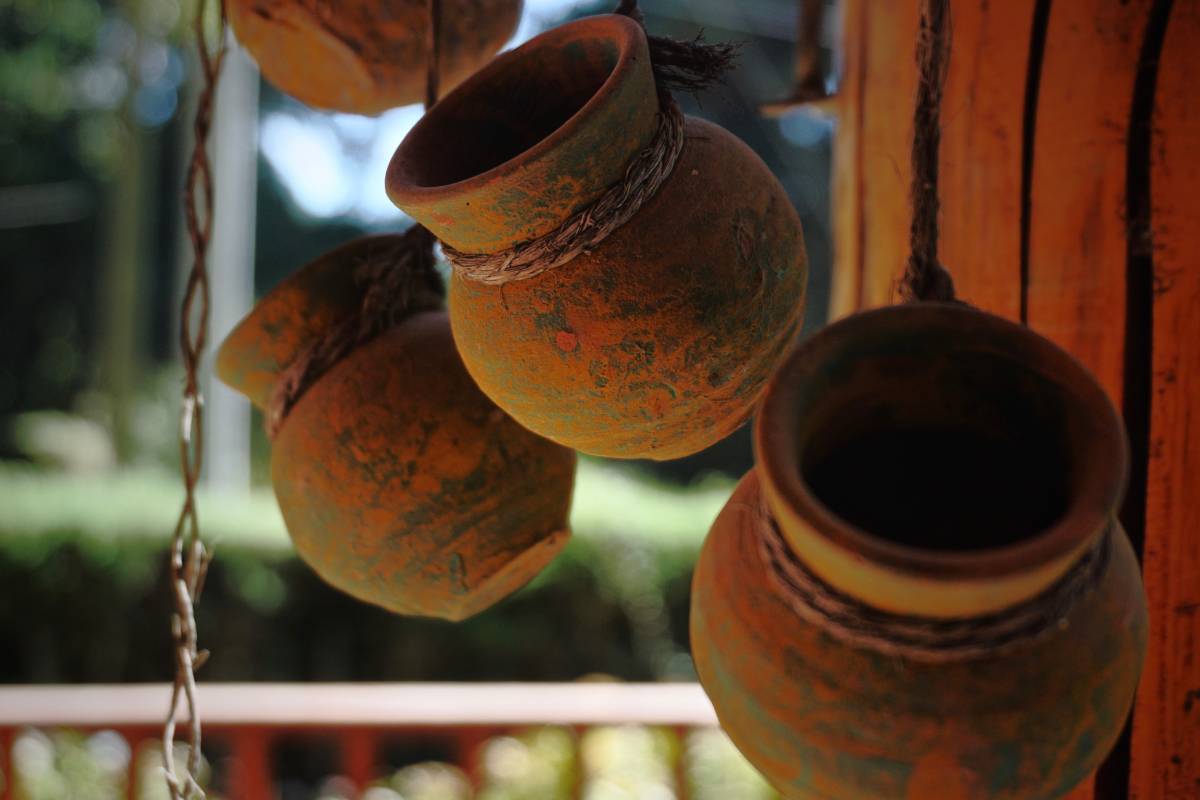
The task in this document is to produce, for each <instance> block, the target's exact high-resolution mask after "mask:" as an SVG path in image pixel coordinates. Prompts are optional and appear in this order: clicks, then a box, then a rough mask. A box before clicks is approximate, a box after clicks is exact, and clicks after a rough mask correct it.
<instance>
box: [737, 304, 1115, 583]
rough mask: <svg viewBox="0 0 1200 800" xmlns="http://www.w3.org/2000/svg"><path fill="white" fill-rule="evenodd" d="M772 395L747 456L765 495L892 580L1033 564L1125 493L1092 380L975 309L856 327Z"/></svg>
mask: <svg viewBox="0 0 1200 800" xmlns="http://www.w3.org/2000/svg"><path fill="white" fill-rule="evenodd" d="M856 328H857V330H856ZM775 384H776V385H773V386H772V389H771V390H769V392H768V395H767V398H766V400H765V401H764V407H763V411H762V415H761V418H760V420H759V427H758V430H757V431H756V446H757V447H758V450H759V461H760V463H763V464H764V467H765V471H766V473H767V478H768V479H769V480H770V481H771V483H772V484H774V486H775V489H776V491H777V493H778V494H780V495H781V496H782V498H783V500H784V502H787V503H789V504H791V505H792V506H793V507H795V508H797V510H798V513H799V514H800V516H801V517H802V518H804V519H805V520H807V521H808V522H809V523H810V524H811V527H812V528H813V529H814V530H815V531H816V532H817V533H818V534H821V535H824V536H825V537H826V538H828V539H832V540H834V541H836V542H838V543H839V544H841V545H843V546H844V547H847V548H848V549H850V550H851V551H853V552H856V553H858V554H860V555H862V556H864V557H866V558H868V559H870V560H873V561H878V562H881V563H885V564H888V565H890V566H893V567H896V568H899V569H902V570H908V571H911V572H919V573H921V574H925V575H931V576H938V575H941V576H943V577H946V578H970V577H987V576H995V575H1001V574H1011V573H1015V572H1020V571H1023V570H1028V569H1033V568H1036V567H1039V566H1041V565H1043V564H1046V563H1049V562H1051V561H1053V560H1055V559H1057V558H1060V557H1062V556H1065V555H1067V554H1069V553H1071V552H1073V551H1076V550H1077V549H1078V548H1079V547H1081V546H1082V545H1083V544H1084V543H1086V542H1087V541H1089V540H1091V538H1092V537H1093V536H1094V535H1096V534H1098V533H1099V532H1100V531H1102V530H1103V529H1104V527H1105V526H1106V525H1107V524H1108V521H1109V518H1110V516H1111V514H1112V513H1113V511H1114V510H1115V508H1116V505H1117V503H1118V502H1119V500H1120V497H1121V494H1122V492H1123V489H1124V484H1125V479H1126V474H1125V473H1126V469H1127V458H1128V456H1127V453H1126V450H1125V447H1126V445H1125V439H1124V433H1123V429H1122V427H1121V424H1120V420H1119V417H1117V415H1116V411H1115V409H1114V408H1113V407H1112V404H1111V403H1110V402H1109V400H1108V398H1107V396H1105V395H1104V393H1103V391H1102V390H1101V389H1100V387H1099V386H1098V385H1097V384H1096V382H1095V380H1094V379H1093V378H1092V377H1091V376H1090V374H1088V373H1087V371H1086V370H1085V369H1084V368H1083V367H1082V366H1081V365H1080V364H1079V363H1078V362H1077V361H1075V359H1074V358H1072V357H1071V356H1070V355H1068V354H1067V353H1065V352H1064V351H1062V350H1060V349H1059V348H1057V347H1056V346H1055V345H1053V344H1051V343H1050V342H1049V341H1047V340H1045V339H1042V338H1041V337H1040V336H1037V335H1036V334H1034V333H1032V332H1030V331H1028V330H1026V329H1024V328H1022V327H1021V326H1019V325H1016V324H1014V323H1011V322H1008V321H1006V320H1003V319H1000V318H997V317H993V316H991V315H988V314H984V313H982V312H978V311H974V310H972V309H964V308H959V307H955V306H932V305H928V304H926V305H923V306H920V307H915V306H901V307H893V308H890V309H880V310H877V311H873V312H866V313H863V314H859V315H857V316H856V317H852V318H849V319H847V320H844V321H842V322H840V323H836V324H835V325H833V326H830V328H827V329H826V330H825V331H823V332H822V333H820V334H818V335H817V336H815V337H813V339H811V340H810V341H809V342H808V343H807V344H806V345H804V346H802V347H801V348H800V349H799V350H798V351H797V352H796V353H795V354H793V356H792V358H791V359H790V360H789V362H788V363H787V364H785V366H784V367H783V369H782V370H781V371H780V374H779V375H777V377H776V380H775Z"/></svg>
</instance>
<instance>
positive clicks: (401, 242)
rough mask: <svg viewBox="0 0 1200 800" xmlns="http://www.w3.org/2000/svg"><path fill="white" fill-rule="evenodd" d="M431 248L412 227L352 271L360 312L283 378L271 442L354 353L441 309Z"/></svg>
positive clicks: (271, 416) (273, 407)
mask: <svg viewBox="0 0 1200 800" xmlns="http://www.w3.org/2000/svg"><path fill="white" fill-rule="evenodd" d="M433 242H434V238H433V234H431V233H430V232H429V231H428V230H426V229H425V228H423V227H421V226H420V225H414V226H413V227H411V228H409V229H408V231H406V232H405V233H404V234H402V235H401V236H398V237H391V240H390V241H386V240H378V244H377V246H375V245H376V243H375V242H373V243H372V247H371V248H370V249H369V250H368V252H367V253H366V255H365V256H364V257H363V259H362V261H361V262H360V263H359V264H358V265H357V266H356V267H355V269H354V282H355V284H356V285H357V286H358V287H360V289H361V290H362V301H361V303H360V304H359V307H358V309H357V310H356V312H355V313H354V314H352V315H350V316H348V317H346V318H345V319H343V320H341V321H340V322H338V323H337V324H335V325H333V326H332V327H330V328H329V329H328V330H327V331H326V332H325V333H324V334H323V335H322V336H320V337H318V338H317V339H315V340H313V341H312V342H311V343H310V344H309V345H308V346H307V347H306V348H305V349H304V350H302V351H301V352H300V353H299V354H298V355H297V356H296V358H295V359H294V360H293V361H292V362H291V363H290V364H289V365H288V366H287V368H286V369H284V370H283V372H282V373H281V374H280V376H279V380H278V382H277V383H276V384H275V391H274V393H273V394H272V395H271V401H270V404H269V406H268V407H267V413H266V428H267V435H268V436H270V437H271V438H274V437H275V434H276V433H278V431H279V428H280V426H281V425H282V424H283V421H284V420H285V419H287V415H288V412H290V411H291V410H292V407H293V406H295V405H296V402H297V401H298V400H299V399H300V398H301V397H302V396H303V395H304V392H305V391H307V389H308V387H310V386H312V385H313V384H314V383H316V382H317V380H318V379H319V378H320V377H321V376H322V375H324V374H325V373H326V372H327V371H329V369H330V368H331V367H332V366H333V365H334V364H336V363H338V362H339V361H340V360H342V359H343V358H344V357H345V356H346V355H347V354H348V353H350V351H351V350H353V349H354V348H356V347H358V346H359V345H362V344H365V343H367V342H369V341H370V340H372V339H374V338H375V337H376V336H378V335H380V334H381V333H383V332H384V331H386V330H388V329H389V328H392V327H394V326H396V325H398V324H400V323H401V322H403V321H404V320H406V319H408V318H409V317H411V316H413V315H415V314H419V313H420V312H422V311H432V310H436V309H439V308H441V307H442V305H443V301H444V299H445V296H446V290H445V286H444V285H443V283H442V278H441V276H440V275H438V273H437V269H436V267H435V263H436V261H435V259H434V255H433Z"/></svg>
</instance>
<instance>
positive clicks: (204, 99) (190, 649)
mask: <svg viewBox="0 0 1200 800" xmlns="http://www.w3.org/2000/svg"><path fill="white" fill-rule="evenodd" d="M208 13H209V5H208V0H199V3H198V4H197V5H196V15H195V17H194V18H193V21H192V35H193V38H194V40H195V44H196V51H197V55H198V57H199V62H200V73H201V80H202V85H201V89H200V96H199V98H198V99H197V102H196V114H195V117H194V118H193V120H192V135H193V139H194V141H193V143H192V153H191V160H190V161H189V163H188V169H187V178H186V181H185V184H184V204H183V205H184V216H185V221H186V224H187V232H188V239H189V241H190V243H191V248H192V266H191V270H190V271H189V273H188V278H187V283H186V284H185V287H184V294H183V302H182V305H181V308H180V314H179V345H180V351H181V355H182V360H183V368H184V387H183V398H182V404H181V408H180V417H179V462H180V473H181V475H182V478H183V488H184V499H183V507H182V508H181V509H180V512H179V518H178V520H177V522H176V523H175V530H174V531H173V532H172V534H171V554H170V559H169V561H168V562H167V563H168V567H167V569H168V574H169V577H170V585H171V603H172V613H171V639H172V657H173V661H174V681H173V683H172V686H171V705H170V707H169V708H168V710H167V717H166V721H165V722H164V723H163V732H162V748H163V752H162V758H163V778H164V780H165V781H166V784H167V791H168V793H169V794H170V796H171V798H172V800H194V799H195V800H203V798H204V796H205V794H204V789H203V788H201V786H200V784H199V782H198V781H197V776H198V775H199V774H200V768H201V764H202V761H203V752H202V750H203V742H202V730H201V722H200V709H199V705H198V704H197V701H196V694H197V692H196V672H197V671H198V670H199V669H200V668H201V667H202V666H204V662H205V661H207V660H208V651H207V650H201V649H199V644H198V634H197V631H196V604H197V603H199V602H200V594H201V592H202V591H203V590H204V579H205V576H206V575H207V574H208V565H209V562H210V561H211V559H212V552H211V551H210V550H208V548H206V547H205V545H204V540H203V539H202V538H201V536H200V517H199V513H198V511H197V508H196V484H197V483H199V482H200V474H201V469H202V467H203V463H204V397H203V394H202V392H201V390H200V362H201V359H202V358H203V356H204V350H205V347H206V345H207V342H208V322H209V299H210V298H209V284H208V264H207V262H208V252H209V244H210V243H211V241H212V226H213V197H214V187H213V167H212V163H211V162H210V160H209V157H208V137H209V132H210V131H211V129H212V116H213V109H214V107H215V105H216V95H217V85H218V83H219V82H220V78H221V66H222V64H223V63H224V60H225V53H226V38H225V31H226V21H225V7H224V4H223V3H222V4H219V7H218V8H217V14H216V16H217V25H216V30H215V31H214V32H213V36H214V40H215V41H214V43H213V44H212V45H210V44H209V39H208V37H207V36H206V35H205V24H206V22H207V21H208ZM181 699H182V700H183V702H184V707H185V709H186V712H185V713H186V715H187V720H186V721H187V728H188V750H187V769H186V771H185V772H184V774H183V775H180V773H179V770H178V769H177V765H176V763H175V728H176V724H177V718H178V716H179V713H180V709H179V705H180V700H181Z"/></svg>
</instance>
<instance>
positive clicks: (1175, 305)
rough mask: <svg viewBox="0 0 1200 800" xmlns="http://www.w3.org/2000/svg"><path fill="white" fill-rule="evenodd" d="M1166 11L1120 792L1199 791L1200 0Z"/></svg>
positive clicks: (1143, 797) (1169, 797) (1167, 798)
mask: <svg viewBox="0 0 1200 800" xmlns="http://www.w3.org/2000/svg"><path fill="white" fill-rule="evenodd" d="M1169 13H1170V20H1169V24H1168V25H1167V29H1166V38H1165V41H1164V43H1163V48H1162V53H1161V58H1160V60H1159V67H1158V78H1157V88H1156V91H1155V96H1156V102H1155V108H1154V117H1153V126H1152V145H1151V157H1150V169H1151V173H1150V187H1151V198H1152V203H1151V210H1150V223H1151V229H1150V230H1151V239H1150V242H1147V244H1152V246H1153V249H1152V251H1151V252H1152V258H1153V279H1154V283H1153V298H1152V302H1153V313H1152V318H1153V341H1152V345H1151V346H1152V367H1153V369H1152V376H1151V381H1152V384H1151V392H1150V398H1149V400H1150V442H1149V448H1148V449H1149V463H1148V480H1147V487H1146V526H1145V544H1144V551H1143V566H1144V571H1145V578H1146V595H1147V598H1148V600H1149V605H1150V642H1149V649H1148V652H1147V656H1146V667H1145V671H1144V673H1143V676H1142V684H1141V688H1140V690H1139V695H1138V702H1137V710H1136V714H1135V716H1134V726H1133V747H1132V758H1131V770H1130V772H1131V775H1130V777H1131V782H1130V783H1131V785H1130V795H1129V796H1130V798H1132V800H1160V799H1161V800H1184V798H1195V797H1200V205H1197V200H1196V187H1197V186H1198V185H1200V85H1198V84H1197V81H1198V80H1200V47H1198V43H1200V5H1198V4H1196V3H1194V2H1187V1H1186V0H1183V1H1181V0H1176V2H1175V3H1174V5H1173V7H1172V8H1171V10H1170V12H1169Z"/></svg>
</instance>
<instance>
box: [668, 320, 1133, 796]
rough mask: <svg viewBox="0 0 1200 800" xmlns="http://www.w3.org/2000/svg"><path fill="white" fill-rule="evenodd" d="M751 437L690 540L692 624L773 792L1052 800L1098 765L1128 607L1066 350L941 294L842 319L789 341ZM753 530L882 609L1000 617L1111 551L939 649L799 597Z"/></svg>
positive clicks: (1101, 443) (1129, 566)
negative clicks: (1082, 573)
mask: <svg viewBox="0 0 1200 800" xmlns="http://www.w3.org/2000/svg"><path fill="white" fill-rule="evenodd" d="M755 444H756V448H757V465H756V467H755V469H754V470H753V471H752V472H751V473H750V474H748V475H747V476H746V477H745V478H744V479H743V480H742V482H741V484H740V485H739V486H738V488H737V490H736V492H735V493H734V495H733V497H732V498H731V499H730V501H729V503H728V504H727V505H726V507H725V509H724V510H723V511H722V512H721V514H720V516H719V517H718V519H717V521H716V523H715V524H714V525H713V528H712V531H711V533H710V534H709V537H708V540H707V541H706V543H705V545H704V548H703V552H702V554H701V556H700V560H699V564H698V566H697V569H696V572H695V577H694V584H693V593H692V616H691V641H692V649H693V654H694V656H695V661H696V668H697V670H698V672H699V675H700V679H701V681H702V683H703V684H704V688H705V689H706V691H707V692H708V694H709V696H710V697H711V698H712V701H713V704H714V705H715V706H716V709H717V713H718V716H719V717H720V720H721V724H722V725H723V726H724V728H725V730H726V731H727V732H728V733H729V735H730V736H731V737H732V738H733V740H734V742H735V743H736V744H737V745H738V747H739V748H740V749H741V750H742V752H743V753H745V755H746V756H747V757H748V758H749V759H750V761H752V762H753V763H754V764H755V766H757V767H758V768H759V769H760V770H761V771H762V772H763V773H764V774H765V775H766V776H767V777H768V778H769V779H770V780H771V782H772V783H774V784H775V786H776V787H778V788H779V789H780V791H782V792H783V793H784V795H785V796H787V797H789V798H835V799H840V798H846V799H847V800H851V799H852V800H867V799H868V798H912V799H913V800H915V799H916V798H942V799H945V798H950V799H951V800H966V799H967V798H970V799H971V800H974V799H975V798H980V799H982V798H989V799H993V798H1003V799H1007V800H1031V799H1032V798H1054V797H1060V796H1062V795H1064V794H1066V793H1067V792H1068V791H1069V790H1070V789H1071V788H1072V787H1073V786H1074V785H1075V784H1076V783H1078V782H1079V781H1081V780H1082V779H1083V778H1085V777H1086V776H1087V775H1088V773H1089V772H1091V770H1093V769H1094V768H1095V767H1096V766H1097V765H1098V764H1099V762H1100V761H1101V759H1102V758H1103V757H1104V756H1105V754H1106V753H1107V752H1108V750H1109V749H1110V748H1111V746H1112V744H1113V742H1114V741H1115V739H1116V737H1117V735H1118V733H1119V732H1120V730H1121V727H1122V725H1123V724H1124V722H1125V719H1126V716H1127V714H1128V711H1129V708H1130V704H1131V701H1132V698H1133V693H1134V688H1135V686H1136V685H1137V681H1138V675H1139V671H1140V669H1141V664H1142V657H1143V653H1144V649H1145V646H1146V624H1147V623H1146V605H1145V599H1144V596H1143V591H1142V584H1141V577H1140V573H1139V569H1138V563H1137V559H1136V558H1135V556H1134V553H1133V551H1132V549H1131V548H1130V545H1129V541H1128V540H1127V538H1126V536H1125V534H1124V532H1123V531H1122V530H1121V528H1120V526H1119V525H1118V524H1117V522H1116V521H1115V518H1114V513H1115V511H1116V509H1117V506H1118V504H1119V502H1120V500H1121V495H1122V493H1123V490H1124V484H1125V480H1126V472H1127V468H1128V455H1127V451H1126V444H1125V437H1124V432H1123V429H1122V425H1121V422H1120V420H1119V418H1118V417H1117V414H1116V412H1115V410H1114V409H1113V407H1112V405H1111V404H1110V403H1109V401H1108V399H1107V398H1106V396H1105V395H1104V393H1103V391H1102V390H1101V389H1100V387H1099V386H1098V385H1097V384H1096V382H1095V381H1094V380H1093V379H1092V378H1091V376H1090V375H1089V374H1088V373H1087V372H1086V371H1085V370H1084V369H1083V367H1082V366H1080V365H1079V363H1078V362H1076V361H1075V360H1074V359H1073V358H1071V357H1070V356H1069V355H1067V354H1066V353H1065V352H1063V351H1061V350H1059V349H1058V348H1057V347H1055V346H1054V345H1052V344H1050V343H1049V342H1048V341H1046V340H1045V339H1042V338H1041V337H1039V336H1037V335H1036V334H1034V333H1032V332H1030V331H1028V330H1027V329H1024V328H1022V327H1020V326H1017V325H1015V324H1012V323H1010V322H1006V321H1004V320H1000V319H999V318H996V317H992V316H989V315H986V314H983V313H981V312H977V311H973V310H970V309H967V308H963V307H959V306H948V305H929V304H922V305H919V306H908V307H894V308H888V309H882V310H878V311H872V312H868V313H863V314H859V315H857V316H854V317H851V318H849V319H846V320H844V321H842V322H839V323H836V324H834V325H832V326H830V327H829V328H827V329H825V330H824V331H822V332H821V333H819V334H818V335H816V336H814V337H813V338H812V339H811V340H809V341H808V342H807V343H806V344H804V345H803V346H802V347H801V348H800V349H799V350H798V351H797V352H795V353H794V354H793V355H792V356H791V357H790V358H789V359H788V361H787V362H786V364H785V365H784V366H783V367H782V368H781V370H780V372H779V374H778V375H777V376H776V377H775V378H774V379H773V381H772V385H771V387H770V389H768V391H767V394H766V397H765V399H764V402H763V408H762V411H761V415H760V417H759V419H758V422H757V426H756V430H755ZM764 502H765V511H764ZM772 521H773V522H772ZM772 524H773V525H774V526H776V527H774V528H767V527H765V526H768V525H772ZM769 530H775V531H777V532H778V533H777V534H776V539H775V541H776V542H777V543H781V544H780V547H781V548H782V550H783V552H785V553H788V554H789V555H788V556H787V557H788V558H789V559H795V560H797V562H798V563H801V564H803V565H804V566H805V567H806V568H807V569H808V570H809V571H810V573H811V574H813V575H816V576H817V577H819V579H820V580H821V581H823V582H824V584H825V585H826V586H828V587H830V588H831V589H832V590H834V591H835V592H836V593H840V595H841V596H842V597H843V598H849V599H850V600H851V601H852V602H855V603H858V604H863V605H865V606H867V607H869V608H870V609H874V610H875V611H874V612H873V613H875V614H876V615H879V612H886V613H885V614H883V615H882V616H883V618H884V619H886V620H888V621H889V623H890V622H894V621H896V620H902V621H905V622H917V623H920V624H922V625H925V624H926V623H929V622H930V621H932V620H943V621H945V620H957V621H966V622H972V623H976V624H977V623H978V622H979V621H980V620H982V619H999V618H1004V615H1011V614H1012V613H1013V610H1014V609H1015V608H1020V607H1022V606H1021V604H1023V603H1025V604H1028V603H1029V601H1030V598H1038V600H1041V599H1044V597H1045V596H1046V593H1047V592H1048V591H1050V590H1051V587H1054V586H1056V585H1062V582H1063V581H1065V580H1066V579H1065V578H1064V576H1067V575H1068V574H1069V573H1068V571H1069V570H1076V569H1078V567H1079V566H1080V565H1082V564H1085V563H1089V562H1086V561H1083V562H1081V561H1080V559H1081V558H1084V559H1086V558H1089V557H1096V556H1098V554H1101V553H1103V554H1104V557H1105V558H1106V561H1097V562H1090V563H1094V564H1098V565H1100V566H1099V567H1098V568H1097V569H1096V571H1095V572H1094V573H1092V574H1094V575H1095V576H1097V577H1096V578H1095V581H1096V582H1095V583H1094V584H1089V586H1090V587H1091V588H1090V589H1089V590H1088V591H1086V592H1084V593H1083V594H1082V595H1079V596H1076V597H1075V600H1074V602H1073V604H1068V605H1066V606H1065V608H1067V609H1069V611H1066V612H1061V611H1060V610H1056V611H1055V612H1053V614H1051V615H1050V617H1049V618H1050V619H1051V620H1053V622H1054V623H1056V624H1051V625H1049V626H1048V629H1043V630H1042V632H1041V634H1040V635H1036V636H1028V637H1023V638H1017V639H1016V640H1014V641H1011V642H1009V643H1008V644H1007V645H1006V646H1003V647H999V648H997V649H995V650H993V651H991V652H987V653H977V654H975V655H973V656H970V657H955V658H950V659H949V660H946V661H940V662H939V661H937V660H935V659H930V658H929V657H928V656H927V655H924V654H920V655H913V654H911V653H910V654H903V653H900V654H897V653H895V652H892V653H885V652H883V650H882V648H879V647H877V646H874V645H869V644H863V643H861V642H855V641H853V639H852V638H848V637H847V636H846V635H845V632H844V629H842V630H837V629H835V627H834V626H831V625H829V624H827V620H826V621H820V620H812V619H811V618H809V617H805V616H803V615H802V614H800V613H797V610H796V608H797V607H796V605H795V604H794V602H791V601H794V593H789V591H788V590H785V589H784V588H783V587H784V586H786V585H788V584H786V582H781V581H780V580H779V578H778V575H779V572H778V568H777V566H776V562H770V561H769V559H768V558H767V557H765V556H764V551H763V549H762V544H763V543H764V542H766V541H769V539H767V538H764V537H765V536H766V535H767V532H768V531H769ZM1106 531H1107V533H1106ZM1098 547H1099V548H1107V549H1106V550H1105V549H1096V548H1098ZM768 563H771V566H770V567H768V566H765V565H766V564H768ZM1073 574H1078V573H1077V572H1076V573H1073ZM1025 607H1028V605H1026V606H1025ZM1060 613H1062V614H1065V616H1060Z"/></svg>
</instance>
